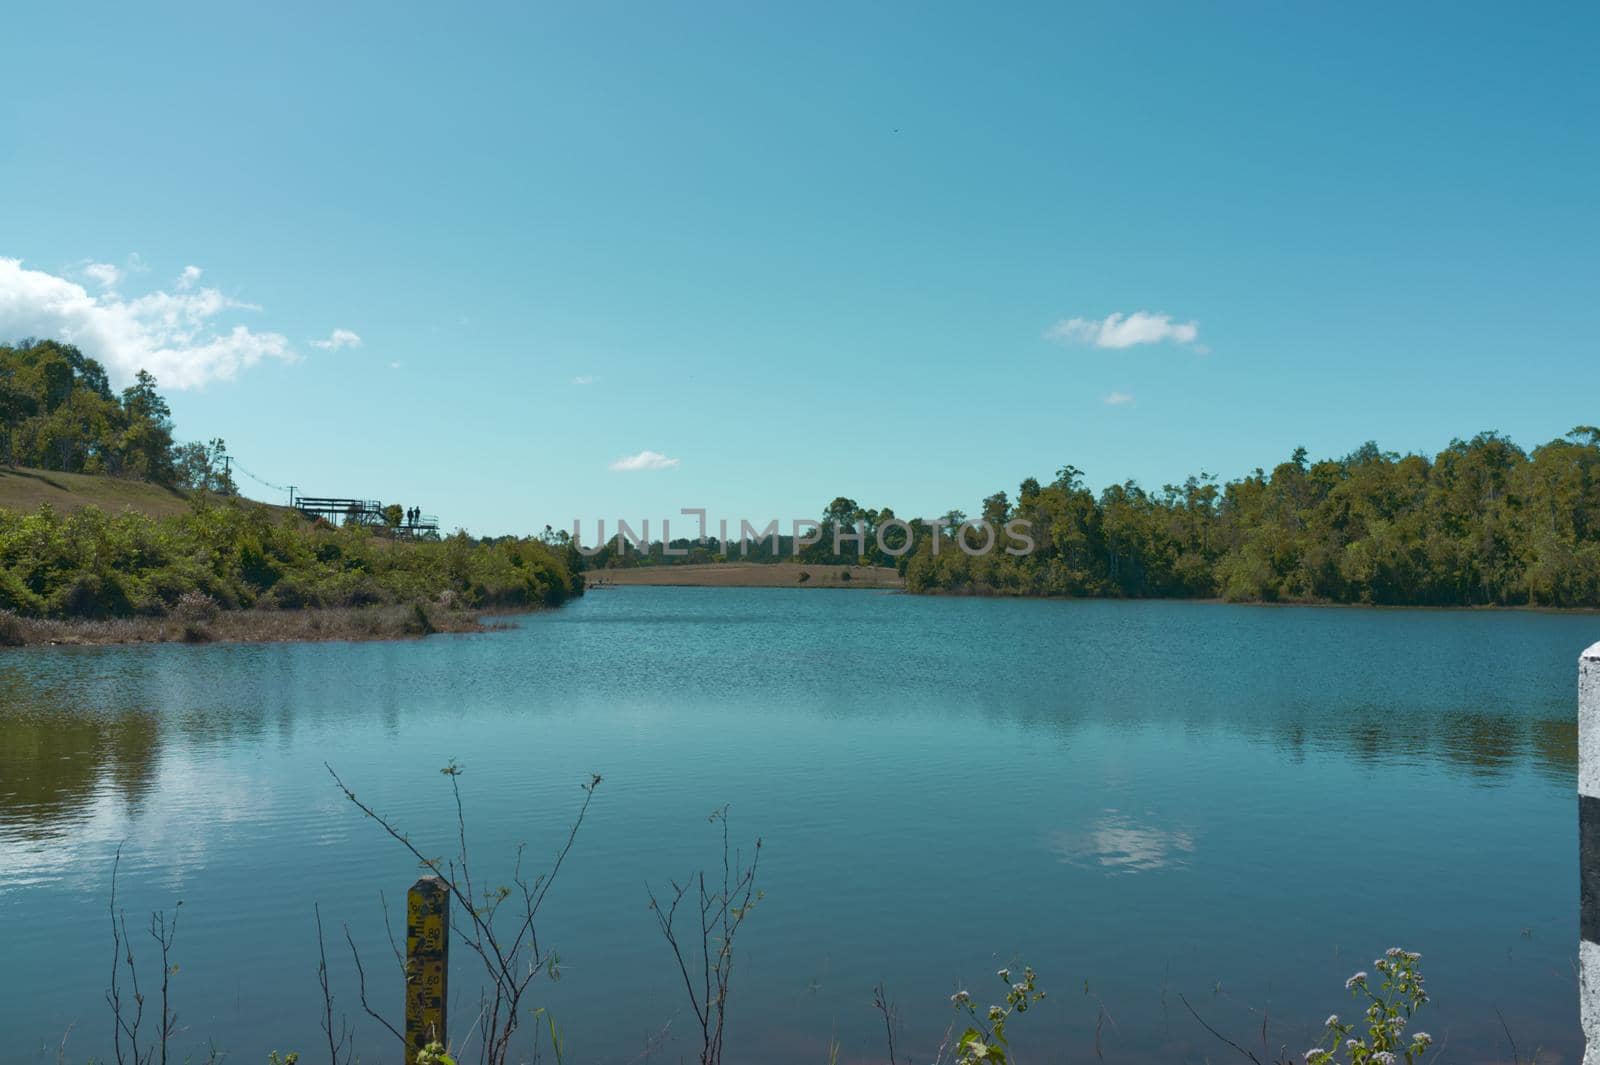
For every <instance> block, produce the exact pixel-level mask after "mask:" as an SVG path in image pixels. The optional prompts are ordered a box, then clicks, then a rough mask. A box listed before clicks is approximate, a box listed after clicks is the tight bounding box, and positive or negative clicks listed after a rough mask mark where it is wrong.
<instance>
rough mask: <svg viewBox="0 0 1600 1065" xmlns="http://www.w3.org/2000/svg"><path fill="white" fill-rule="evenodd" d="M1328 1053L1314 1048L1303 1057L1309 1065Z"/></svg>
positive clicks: (1319, 1048)
mask: <svg viewBox="0 0 1600 1065" xmlns="http://www.w3.org/2000/svg"><path fill="white" fill-rule="evenodd" d="M1326 1053H1327V1051H1326V1050H1323V1049H1322V1048H1321V1047H1312V1048H1311V1049H1310V1050H1308V1051H1306V1052H1305V1054H1304V1055H1303V1057H1304V1058H1305V1059H1306V1062H1307V1063H1308V1065H1309V1063H1310V1062H1313V1061H1316V1060H1317V1059H1318V1058H1320V1057H1322V1055H1324V1054H1326Z"/></svg>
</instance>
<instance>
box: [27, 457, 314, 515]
mask: <svg viewBox="0 0 1600 1065" xmlns="http://www.w3.org/2000/svg"><path fill="white" fill-rule="evenodd" d="M191 499H192V494H191V493H188V492H181V491H179V490H178V489H176V488H163V487H162V486H160V485H158V484H149V483H147V482H145V481H129V480H124V479H123V478H121V477H96V476H91V475H89V474H84V473H57V472H55V471H54V470H30V469H26V468H24V467H21V466H0V508H4V509H6V510H34V509H36V508H38V507H39V506H41V505H42V504H45V503H48V504H50V505H51V506H52V507H54V508H55V509H56V510H58V511H61V512H62V513H69V512H71V511H74V510H81V509H83V508H84V507H88V506H95V507H99V508H100V509H101V510H103V511H105V512H106V513H107V514H120V513H121V512H122V511H124V510H133V511H136V512H138V513H140V514H148V515H149V516H150V517H152V518H164V517H168V516H170V515H173V514H187V513H188V512H189V508H190V507H191V505H192V502H191ZM263 505H264V506H266V505H269V504H263ZM272 509H274V510H287V509H288V508H286V507H273V508H272Z"/></svg>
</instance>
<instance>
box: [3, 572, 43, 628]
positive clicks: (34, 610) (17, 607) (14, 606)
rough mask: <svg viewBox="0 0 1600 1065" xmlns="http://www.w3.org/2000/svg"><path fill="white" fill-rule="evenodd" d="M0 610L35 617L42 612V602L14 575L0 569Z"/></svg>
mask: <svg viewBox="0 0 1600 1065" xmlns="http://www.w3.org/2000/svg"><path fill="white" fill-rule="evenodd" d="M0 610H5V611H9V612H11V613H14V614H21V615H23V616H25V617H37V616H38V615H39V614H41V613H42V612H43V611H44V602H43V600H41V599H40V598H39V597H38V596H37V595H35V594H34V592H33V589H32V588H29V587H28V586H27V585H26V584H24V583H23V582H22V579H21V578H19V577H18V576H17V575H16V574H15V573H12V572H11V571H10V570H8V569H0Z"/></svg>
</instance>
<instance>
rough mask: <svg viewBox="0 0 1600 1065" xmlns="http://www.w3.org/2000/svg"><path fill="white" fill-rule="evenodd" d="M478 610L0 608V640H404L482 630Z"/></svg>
mask: <svg viewBox="0 0 1600 1065" xmlns="http://www.w3.org/2000/svg"><path fill="white" fill-rule="evenodd" d="M497 627H499V626H497V625H495V624H494V623H492V622H490V623H485V622H484V621H483V620H482V613H481V612H479V611H462V610H448V609H445V608H443V607H439V606H429V607H420V608H419V607H418V606H417V605H415V604H395V605H391V606H368V607H353V608H345V609H328V610H224V611H220V612H218V613H217V614H215V616H213V617H209V618H198V617H191V618H183V617H165V618H119V619H116V620H112V621H58V620H53V619H46V618H22V617H17V616H16V615H15V614H10V613H5V612H0V647H37V646H45V645H55V646H103V645H108V644H134V643H289V642H311V641H325V640H411V639H418V638H420V637H422V636H426V635H428V634H429V633H433V632H485V631H488V630H490V629H494V628H497Z"/></svg>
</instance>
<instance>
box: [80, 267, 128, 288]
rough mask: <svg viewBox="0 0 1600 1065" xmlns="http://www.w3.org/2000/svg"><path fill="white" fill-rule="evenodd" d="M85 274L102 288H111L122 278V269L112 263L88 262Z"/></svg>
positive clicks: (84, 269) (84, 270)
mask: <svg viewBox="0 0 1600 1065" xmlns="http://www.w3.org/2000/svg"><path fill="white" fill-rule="evenodd" d="M83 275H84V276H85V277H87V278H88V279H89V280H90V281H93V282H94V283H95V284H97V285H99V286H100V287H101V288H110V287H111V286H113V285H115V284H116V283H117V282H118V281H121V280H122V271H121V270H118V269H117V268H116V267H115V266H112V265H111V264H110V263H87V264H85V265H84V268H83Z"/></svg>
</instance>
